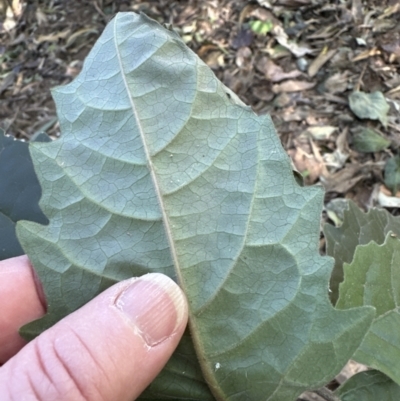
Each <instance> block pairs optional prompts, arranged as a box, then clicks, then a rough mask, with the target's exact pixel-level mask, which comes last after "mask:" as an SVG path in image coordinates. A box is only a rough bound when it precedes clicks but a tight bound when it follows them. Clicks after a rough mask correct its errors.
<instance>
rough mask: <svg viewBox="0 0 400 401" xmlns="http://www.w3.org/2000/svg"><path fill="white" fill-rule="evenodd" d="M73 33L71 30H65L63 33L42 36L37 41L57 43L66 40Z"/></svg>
mask: <svg viewBox="0 0 400 401" xmlns="http://www.w3.org/2000/svg"><path fill="white" fill-rule="evenodd" d="M70 32H71V29H70V28H67V29H64V30H63V31H61V32H55V33H50V34H48V35H40V36H39V37H38V38H37V39H36V41H37V42H38V43H43V42H57V41H58V40H59V39H65V38H66V37H67V36H68V35H69V34H70Z"/></svg>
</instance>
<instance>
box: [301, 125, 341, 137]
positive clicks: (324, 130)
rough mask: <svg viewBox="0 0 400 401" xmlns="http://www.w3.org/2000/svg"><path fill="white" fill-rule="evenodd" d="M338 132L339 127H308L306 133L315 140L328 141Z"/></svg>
mask: <svg viewBox="0 0 400 401" xmlns="http://www.w3.org/2000/svg"><path fill="white" fill-rule="evenodd" d="M336 130H337V127H333V126H330V125H324V126H316V127H308V128H307V130H306V131H305V133H306V134H309V135H311V136H312V138H313V139H316V140H318V141H321V140H327V139H329V138H330V136H331V135H332V134H333V133H334V132H335V131H336Z"/></svg>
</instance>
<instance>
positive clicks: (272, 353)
mask: <svg viewBox="0 0 400 401" xmlns="http://www.w3.org/2000/svg"><path fill="white" fill-rule="evenodd" d="M54 98H55V100H56V103H57V108H58V115H59V120H60V124H61V129H62V132H63V135H62V137H61V139H60V140H58V141H56V142H53V143H51V144H46V145H40V144H39V145H34V146H32V147H31V153H32V157H33V159H34V160H35V168H36V171H37V173H38V176H39V177H40V181H41V184H42V186H43V197H42V199H41V206H42V207H43V210H44V212H45V214H46V215H47V216H48V217H49V219H50V224H49V226H40V225H38V224H33V223H29V222H26V223H23V224H19V227H18V234H19V238H20V240H21V243H22V245H23V247H24V250H25V251H26V252H27V253H28V255H29V257H30V259H31V261H32V262H33V264H34V266H35V267H36V269H37V270H38V272H39V275H40V277H41V279H42V281H43V283H44V287H45V292H46V295H47V297H48V300H49V311H48V312H49V313H48V314H47V315H46V316H45V317H44V318H43V319H42V320H41V321H38V322H36V323H34V324H32V325H29V326H28V327H27V328H26V329H25V333H26V334H29V335H30V336H33V335H35V334H37V333H38V332H40V331H41V330H43V329H44V328H46V327H48V326H49V325H51V324H53V323H54V322H56V321H57V320H59V319H60V318H61V317H63V316H64V315H66V314H68V313H70V312H72V311H73V310H75V309H76V308H78V307H80V306H81V305H82V304H84V303H85V302H87V301H88V300H89V299H91V298H92V297H94V296H95V295H96V294H98V293H99V292H100V291H102V290H103V289H104V288H106V287H108V286H109V285H111V284H113V283H115V282H116V281H118V280H122V279H125V278H127V277H131V276H136V275H141V274H144V273H147V272H150V271H159V272H163V273H166V274H168V275H169V276H171V277H174V278H176V279H177V280H178V281H179V283H180V285H181V286H182V288H183V289H184V291H185V293H186V294H187V297H188V300H189V308H190V329H191V335H192V340H193V343H194V346H195V349H196V353H197V357H196V358H195V357H194V356H193V358H192V362H193V363H197V362H196V361H197V360H199V362H200V364H201V367H202V371H203V374H204V376H205V377H206V381H207V383H208V385H209V387H210V389H211V391H212V392H213V394H214V396H215V397H216V398H217V399H219V400H226V399H227V400H232V401H233V400H243V399H246V400H260V399H265V400H267V399H268V400H271V401H272V400H275V401H277V400H282V401H283V400H284V401H289V400H294V399H295V398H296V396H297V395H299V394H300V393H301V392H303V391H304V390H305V389H308V388H310V387H316V386H322V385H323V384H325V383H326V382H327V381H329V380H330V379H331V378H332V377H333V376H334V375H335V374H337V373H338V372H339V370H340V369H341V367H342V366H343V365H344V364H345V363H346V362H347V360H348V359H349V358H350V356H351V355H352V354H353V352H354V351H355V349H356V348H357V347H358V345H359V343H360V342H361V340H362V338H363V337H364V334H365V332H366V331H367V329H368V328H369V326H370V322H371V320H372V317H373V310H372V308H371V309H369V308H357V309H353V310H347V311H338V310H335V309H333V307H332V306H331V304H330V302H329V299H328V296H327V284H328V280H329V275H330V271H331V268H332V260H331V259H330V258H326V257H321V256H320V255H319V252H318V243H319V224H320V223H319V222H320V213H321V207H322V200H323V192H322V189H321V188H317V187H313V188H302V187H300V186H299V185H297V184H296V182H295V180H294V177H293V174H292V171H291V167H290V162H289V160H288V157H287V155H286V154H285V152H284V151H283V149H282V147H281V144H280V142H279V138H278V136H277V135H276V133H275V131H274V129H273V125H272V122H271V119H270V118H269V117H267V116H262V117H258V116H256V115H255V114H254V113H253V111H252V110H251V109H250V108H249V107H247V106H245V105H244V104H243V103H242V102H241V101H240V100H239V99H238V98H237V96H236V95H235V94H234V93H232V92H231V91H230V90H229V89H228V88H226V87H225V86H224V85H223V84H222V83H221V82H219V81H218V80H217V79H216V77H215V75H214V74H213V73H212V71H211V70H210V69H209V68H208V67H207V66H206V65H205V64H204V63H203V62H202V61H201V60H200V59H199V58H198V57H197V56H196V55H195V54H194V53H193V52H191V51H190V50H189V49H188V48H187V47H186V46H185V45H184V44H183V42H182V41H181V39H180V38H179V37H178V35H176V34H175V33H174V32H173V31H170V30H166V29H164V28H163V27H161V26H160V25H158V24H157V23H156V22H154V21H152V20H149V19H148V18H147V17H145V16H143V15H142V16H137V15H136V14H133V13H121V14H118V15H117V16H116V17H115V19H114V20H113V21H112V22H111V23H110V24H109V25H108V26H107V28H106V29H105V31H104V33H103V34H102V36H101V37H100V39H99V40H98V42H97V44H96V45H95V47H94V48H93V50H92V51H91V53H90V55H89V56H88V58H87V60H86V62H85V64H84V68H83V70H82V72H81V74H80V75H79V76H78V77H77V78H76V79H75V80H74V81H73V82H72V83H71V84H69V85H67V86H65V87H62V88H59V89H57V90H56V91H54ZM188 355H190V352H189V353H187V354H186V356H188ZM172 366H174V367H176V372H178V371H179V372H180V373H179V374H185V370H183V369H181V370H178V369H179V362H178V361H177V356H176V355H175V356H174V357H173V358H172V360H171V363H170V366H169V368H170V369H171V367H172ZM197 384H198V383H195V384H193V382H192V381H190V380H186V381H185V382H183V381H182V382H181V381H180V379H179V380H178V379H176V381H174V382H173V383H171V382H169V381H168V382H165V381H164V382H163V378H162V376H161V377H159V378H158V380H156V382H155V383H153V386H152V391H153V394H161V393H162V394H164V397H167V396H169V397H171V398H173V399H182V398H185V399H187V398H188V397H191V396H190V394H192V393H194V392H196V394H198V393H197V390H196V391H195V390H193V389H194V387H193V386H195V385H197ZM197 389H198V388H197ZM182 391H183V393H186V396H185V397H183V396H181V394H183V393H182ZM179 392H181V394H179Z"/></svg>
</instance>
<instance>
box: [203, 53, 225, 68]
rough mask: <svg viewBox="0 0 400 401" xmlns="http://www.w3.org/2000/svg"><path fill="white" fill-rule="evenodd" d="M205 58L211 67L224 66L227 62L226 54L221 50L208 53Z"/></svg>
mask: <svg viewBox="0 0 400 401" xmlns="http://www.w3.org/2000/svg"><path fill="white" fill-rule="evenodd" d="M203 60H204V62H205V63H206V64H207V65H208V66H209V67H210V68H218V67H222V66H223V65H224V63H225V62H224V55H223V54H222V52H220V51H219V50H215V51H211V52H209V53H207V55H206V56H205V57H203Z"/></svg>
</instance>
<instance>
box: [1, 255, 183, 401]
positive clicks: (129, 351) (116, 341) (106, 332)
mask: <svg viewBox="0 0 400 401" xmlns="http://www.w3.org/2000/svg"><path fill="white" fill-rule="evenodd" d="M40 289H41V287H40V285H39V286H38V285H35V279H34V274H33V270H32V268H31V266H30V263H29V260H28V258H27V257H26V256H20V257H17V258H12V259H8V260H4V261H2V262H0V305H1V307H0V365H1V364H2V363H4V365H3V366H2V367H1V368H0V399H1V401H11V400H26V401H28V400H29V401H30V400H35V401H54V400H58V401H97V400H101V401H115V400H118V401H132V400H133V399H135V398H136V397H138V396H139V395H140V393H141V392H142V391H143V390H144V389H145V388H146V387H147V386H148V385H149V384H150V382H151V381H152V380H153V379H154V378H155V376H156V375H157V374H158V373H159V371H160V370H161V369H162V367H163V366H164V365H165V364H166V362H167V361H168V359H169V357H170V356H171V354H172V352H173V351H174V349H175V347H176V346H177V345H178V342H179V340H180V338H181V336H182V334H183V332H184V330H185V326H186V323H187V315H188V312H187V301H186V299H185V296H184V295H183V293H182V291H181V290H180V289H179V287H178V286H177V285H176V284H175V283H174V282H173V281H172V280H171V279H169V278H168V277H166V276H164V275H162V274H148V275H145V276H142V277H141V278H137V279H130V280H125V281H122V282H120V283H118V284H116V285H114V286H112V287H110V288H109V289H107V290H106V291H104V292H103V293H102V294H100V295H99V296H98V297H96V298H95V299H93V300H92V301H90V302H89V303H88V304H86V305H85V306H83V307H82V308H81V309H79V310H77V311H76V312H74V313H72V314H71V315H69V316H67V317H66V318H64V319H63V320H61V321H60V322H58V323H57V324H56V325H54V326H53V327H51V328H50V329H48V330H46V331H45V332H44V333H42V334H41V335H40V336H38V337H37V338H36V339H34V340H33V341H31V342H30V343H28V344H25V342H24V340H22V338H21V337H20V336H19V334H18V329H19V328H20V327H21V326H22V325H23V324H26V323H28V322H30V321H32V320H34V319H38V318H39V317H41V316H43V314H44V313H45V307H44V306H43V302H41V298H42V297H41V295H40V292H41V291H40Z"/></svg>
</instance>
